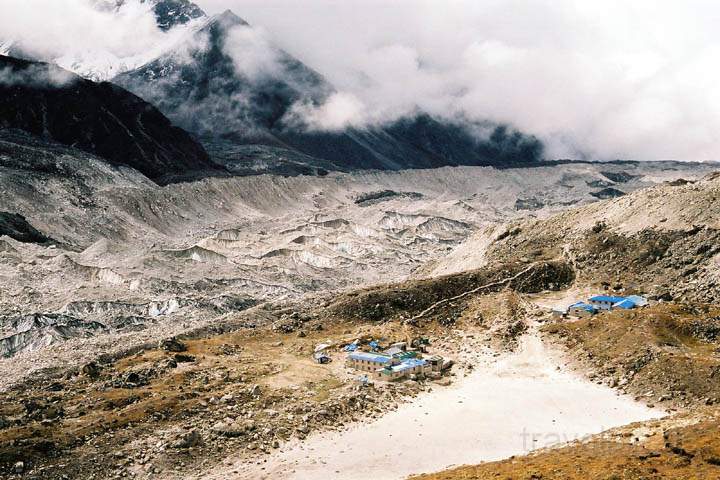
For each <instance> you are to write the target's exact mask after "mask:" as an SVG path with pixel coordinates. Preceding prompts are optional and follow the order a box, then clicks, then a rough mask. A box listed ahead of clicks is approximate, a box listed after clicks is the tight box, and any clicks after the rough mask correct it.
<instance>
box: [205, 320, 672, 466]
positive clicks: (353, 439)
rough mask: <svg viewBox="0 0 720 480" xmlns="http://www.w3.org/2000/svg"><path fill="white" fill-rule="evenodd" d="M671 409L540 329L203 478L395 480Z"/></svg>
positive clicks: (580, 435)
mask: <svg viewBox="0 0 720 480" xmlns="http://www.w3.org/2000/svg"><path fill="white" fill-rule="evenodd" d="M660 416H663V412H661V411H659V410H652V409H649V408H647V407H645V406H644V405H641V404H639V403H636V402H634V401H633V400H632V399H630V398H628V397H622V396H618V394H617V393H616V392H615V391H614V390H612V389H610V388H608V387H604V386H600V385H596V384H594V383H591V382H588V381H587V380H585V379H583V378H581V377H579V376H578V375H576V374H574V373H572V372H570V371H568V370H567V369H565V368H564V366H563V360H562V356H561V354H560V353H558V352H556V351H554V350H551V349H549V348H548V347H546V346H545V345H544V344H543V342H542V341H541V340H540V339H539V337H538V336H537V334H536V333H533V334H530V335H527V336H526V337H524V339H523V342H522V345H521V348H520V349H519V350H518V351H517V353H514V354H509V355H507V356H503V357H497V358H493V357H492V356H487V357H486V358H485V359H484V361H483V362H482V364H481V365H480V367H479V368H477V369H476V370H475V371H474V373H473V374H471V375H469V376H467V377H466V378H464V379H462V380H461V381H458V382H457V384H456V385H454V386H451V387H444V388H443V387H438V388H436V389H435V390H434V391H432V392H431V393H428V394H425V395H422V396H421V397H419V398H418V399H417V400H416V401H413V402H412V403H408V404H405V405H402V406H400V407H399V408H398V410H396V411H393V412H390V413H388V414H386V415H384V416H383V417H381V418H380V419H378V420H376V421H373V422H368V423H366V424H362V423H360V424H356V425H353V426H352V427H350V428H349V429H347V430H345V431H342V432H330V433H324V434H316V435H312V436H310V437H308V438H307V439H306V440H305V441H304V442H298V443H295V444H290V445H288V446H286V447H285V448H284V449H283V450H282V451H281V452H279V453H276V454H274V455H272V456H270V457H269V458H268V459H267V461H266V462H263V463H260V464H251V465H248V464H243V463H241V462H237V463H234V464H233V463H231V462H225V466H223V467H221V468H219V469H218V470H216V471H214V472H211V473H209V474H204V475H202V478H211V479H220V478H223V479H226V478H236V479H263V478H266V479H270V478H286V479H295V480H302V479H318V478H334V479H348V480H350V479H367V478H372V479H373V480H395V479H402V478H405V477H407V476H408V475H410V474H413V473H423V472H431V471H437V470H442V469H445V468H447V467H450V466H453V465H462V464H475V463H479V462H482V461H490V460H497V459H502V458H507V457H509V456H512V455H519V454H524V453H528V452H529V451H531V450H533V449H536V448H541V447H546V446H550V445H554V444H558V443H564V442H567V441H572V440H575V439H579V438H583V437H585V436H587V435H590V434H594V433H599V432H601V431H603V430H606V429H609V428H612V427H616V426H620V425H624V424H627V423H631V422H634V421H640V420H647V419H651V418H658V417H660Z"/></svg>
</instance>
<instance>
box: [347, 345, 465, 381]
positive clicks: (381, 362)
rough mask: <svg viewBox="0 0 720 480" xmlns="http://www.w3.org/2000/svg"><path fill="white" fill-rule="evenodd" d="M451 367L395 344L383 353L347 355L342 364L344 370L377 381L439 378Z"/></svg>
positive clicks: (449, 363)
mask: <svg viewBox="0 0 720 480" xmlns="http://www.w3.org/2000/svg"><path fill="white" fill-rule="evenodd" d="M371 348H372V346H371ZM451 365H452V362H445V360H444V359H443V358H442V357H441V356H439V355H432V356H429V357H427V358H423V355H422V352H419V351H416V350H408V349H407V344H406V343H404V342H400V343H395V344H393V345H391V346H390V348H388V349H386V350H384V351H372V352H363V351H358V350H354V351H350V353H348V356H347V361H346V366H347V367H349V368H352V369H354V370H358V371H360V372H364V373H366V374H367V375H368V376H369V377H372V378H373V379H375V380H381V381H395V380H403V379H406V378H417V377H440V376H441V375H442V372H443V370H446V369H447V368H449V367H450V366H451Z"/></svg>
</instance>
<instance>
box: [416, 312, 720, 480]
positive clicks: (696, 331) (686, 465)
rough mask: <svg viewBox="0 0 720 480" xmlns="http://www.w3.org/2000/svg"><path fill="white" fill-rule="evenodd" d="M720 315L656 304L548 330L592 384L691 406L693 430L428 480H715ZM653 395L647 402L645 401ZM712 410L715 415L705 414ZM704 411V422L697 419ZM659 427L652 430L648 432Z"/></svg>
mask: <svg viewBox="0 0 720 480" xmlns="http://www.w3.org/2000/svg"><path fill="white" fill-rule="evenodd" d="M718 314H720V309H717V308H712V307H705V306H688V305H675V304H660V305H656V306H653V307H649V308H646V309H644V310H635V311H615V312H612V313H606V314H601V315H598V316H596V317H594V318H591V319H585V320H581V321H578V322H572V323H554V324H550V325H548V326H546V327H544V329H543V330H544V332H545V333H546V334H547V335H548V336H549V337H550V338H557V339H559V340H560V341H561V342H563V343H565V344H566V345H567V346H568V347H569V349H570V353H571V354H572V355H573V356H575V357H576V358H578V359H580V360H581V362H582V363H583V364H585V365H586V366H587V367H589V368H590V369H591V370H592V371H594V372H595V373H594V375H597V376H598V377H600V378H602V379H604V380H605V381H607V382H608V383H611V384H613V385H619V386H620V388H621V389H622V390H624V391H627V392H629V393H634V394H636V395H638V398H642V399H644V400H645V401H647V402H649V403H660V404H663V405H666V406H670V405H676V406H677V405H680V406H689V407H692V409H690V410H689V412H692V415H696V416H701V418H703V419H704V420H703V421H701V422H699V423H694V424H692V423H693V422H692V421H688V422H687V423H691V425H687V424H684V423H683V422H684V419H685V418H687V417H691V418H692V415H691V414H690V413H686V414H682V416H681V417H678V418H679V420H678V421H675V420H676V419H671V420H669V421H667V422H659V425H660V426H659V427H657V428H656V430H657V431H658V433H656V434H654V435H652V436H650V437H649V438H647V439H645V438H640V439H638V440H637V441H636V442H634V443H633V442H629V441H628V440H629V438H628V436H629V432H631V431H632V428H628V429H627V430H626V432H628V433H627V435H628V436H624V435H622V434H621V435H618V436H615V437H613V436H605V437H603V438H598V439H596V440H592V441H590V442H588V443H586V444H573V445H570V446H567V447H564V448H560V449H556V450H547V451H543V452H541V453H538V454H534V455H529V456H524V457H516V458H512V459H508V460H504V461H501V462H492V463H487V464H482V465H477V466H469V467H461V468H458V469H454V470H449V471H446V472H441V473H436V474H428V475H422V476H419V477H417V478H418V479H426V480H461V479H462V480H466V479H478V480H479V479H503V480H505V479H507V480H510V479H512V480H529V479H534V480H539V479H542V480H548V479H558V480H559V479H563V480H581V479H582V480H587V479H604V480H656V479H678V480H679V479H682V480H686V479H688V480H689V479H702V480H710V479H720V419H719V418H718V417H719V416H720V409H719V408H718V406H717V401H718V398H720V354H719V352H720V350H719V349H718V347H719V345H720V344H719V343H718V338H719V336H720V320H719V318H720V317H718ZM648 394H650V395H648ZM705 404H711V406H709V407H708V406H705ZM699 408H702V415H700V414H696V412H698V411H700V410H699ZM653 423H655V424H658V422H648V423H646V424H645V425H644V426H651V424H653Z"/></svg>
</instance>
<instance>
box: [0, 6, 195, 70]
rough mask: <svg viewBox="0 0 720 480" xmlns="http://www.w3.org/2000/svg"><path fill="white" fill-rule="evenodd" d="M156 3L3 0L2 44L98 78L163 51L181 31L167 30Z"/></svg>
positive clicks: (0, 18)
mask: <svg viewBox="0 0 720 480" xmlns="http://www.w3.org/2000/svg"><path fill="white" fill-rule="evenodd" d="M151 10H152V4H151V3H149V2H144V1H141V0H126V1H124V2H122V5H121V6H120V7H116V6H115V1H114V0H0V43H5V44H6V46H8V44H11V45H12V48H11V52H12V51H13V50H16V51H17V50H19V51H21V52H22V53H23V54H24V55H25V56H29V57H32V58H36V59H44V60H48V61H53V62H55V63H57V64H58V65H60V66H61V67H63V68H67V69H69V70H72V71H74V72H76V73H78V74H80V75H83V76H86V77H89V78H92V79H94V80H107V79H109V78H112V77H113V76H114V75H116V74H117V73H119V72H118V68H132V67H135V66H139V65H142V64H143V63H145V62H147V61H149V60H151V59H153V58H154V57H156V56H158V55H160V54H161V53H162V52H163V51H164V50H166V49H167V48H169V47H171V46H172V45H174V43H175V42H177V41H178V39H179V38H180V37H181V36H182V32H181V31H180V29H175V30H172V31H170V32H164V31H162V30H161V29H160V28H159V27H158V25H157V22H156V19H155V16H154V14H153V13H152V11H151Z"/></svg>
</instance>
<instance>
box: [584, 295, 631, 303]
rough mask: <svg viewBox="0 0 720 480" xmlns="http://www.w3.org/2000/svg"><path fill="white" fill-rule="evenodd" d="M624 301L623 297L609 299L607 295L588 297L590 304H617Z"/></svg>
mask: <svg viewBox="0 0 720 480" xmlns="http://www.w3.org/2000/svg"><path fill="white" fill-rule="evenodd" d="M623 300H625V297H611V296H608V295H595V296H594V297H590V301H591V302H610V303H618V302H622V301H623Z"/></svg>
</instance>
